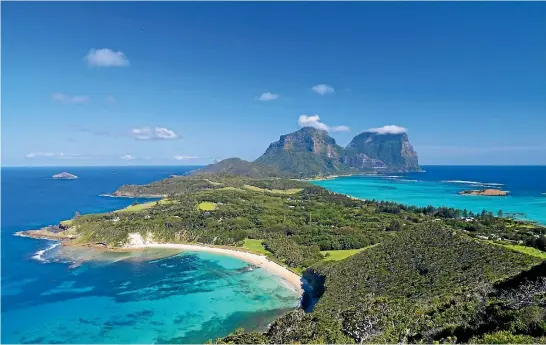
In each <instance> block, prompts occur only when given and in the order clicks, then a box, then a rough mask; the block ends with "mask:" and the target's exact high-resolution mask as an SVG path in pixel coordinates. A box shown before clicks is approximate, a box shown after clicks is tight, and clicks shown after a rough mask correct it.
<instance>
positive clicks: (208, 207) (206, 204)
mask: <svg viewBox="0 0 546 345" xmlns="http://www.w3.org/2000/svg"><path fill="white" fill-rule="evenodd" d="M197 207H198V208H199V209H200V210H201V211H214V210H216V204H215V203H213V202H210V201H202V202H200V203H199V205H198V206H197Z"/></svg>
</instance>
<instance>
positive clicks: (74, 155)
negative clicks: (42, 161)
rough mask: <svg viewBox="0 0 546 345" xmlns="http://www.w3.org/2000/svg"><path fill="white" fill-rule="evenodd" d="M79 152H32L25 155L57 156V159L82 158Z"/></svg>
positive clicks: (32, 156)
mask: <svg viewBox="0 0 546 345" xmlns="http://www.w3.org/2000/svg"><path fill="white" fill-rule="evenodd" d="M80 157H81V154H79V153H64V152H31V153H27V154H26V155H25V158H55V159H74V158H80Z"/></svg>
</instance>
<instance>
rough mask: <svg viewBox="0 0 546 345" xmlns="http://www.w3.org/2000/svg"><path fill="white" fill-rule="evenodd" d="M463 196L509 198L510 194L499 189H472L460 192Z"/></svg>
mask: <svg viewBox="0 0 546 345" xmlns="http://www.w3.org/2000/svg"><path fill="white" fill-rule="evenodd" d="M459 194H461V195H483V196H507V195H508V192H506V191H503V190H499V189H472V190H463V191H460V192H459Z"/></svg>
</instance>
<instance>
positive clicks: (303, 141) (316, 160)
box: [254, 127, 351, 177]
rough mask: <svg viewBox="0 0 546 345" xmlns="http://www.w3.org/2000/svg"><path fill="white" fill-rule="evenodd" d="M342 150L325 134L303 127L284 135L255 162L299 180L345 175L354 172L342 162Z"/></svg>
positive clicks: (324, 132)
mask: <svg viewBox="0 0 546 345" xmlns="http://www.w3.org/2000/svg"><path fill="white" fill-rule="evenodd" d="M343 151H344V149H343V148H342V147H341V146H339V145H337V144H336V141H335V139H334V138H332V137H330V136H329V135H328V133H327V132H326V131H322V130H319V129H316V128H312V127H304V128H302V129H300V130H298V131H296V132H293V133H290V134H286V135H281V137H280V138H279V140H278V141H275V142H273V143H271V145H269V147H268V148H267V150H266V151H265V153H264V154H263V155H262V156H260V157H259V158H258V159H257V160H255V161H254V162H255V163H258V164H263V165H270V166H276V167H278V168H279V169H280V170H281V171H283V172H286V173H288V174H291V175H292V176H297V177H311V176H317V175H328V174H336V173H346V172H349V171H350V170H351V169H350V167H348V166H346V165H344V164H343V163H342V162H341V157H342V155H343Z"/></svg>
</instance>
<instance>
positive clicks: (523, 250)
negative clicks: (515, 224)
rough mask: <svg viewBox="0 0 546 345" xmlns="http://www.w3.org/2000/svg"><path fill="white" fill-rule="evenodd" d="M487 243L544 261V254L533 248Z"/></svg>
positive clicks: (545, 254) (545, 257) (545, 255)
mask: <svg viewBox="0 0 546 345" xmlns="http://www.w3.org/2000/svg"><path fill="white" fill-rule="evenodd" d="M488 242H489V243H492V244H495V245H498V246H502V247H505V248H509V249H512V250H515V251H517V252H520V253H524V254H527V255H531V256H534V257H537V258H540V259H544V260H546V252H543V251H542V250H538V249H536V248H533V247H527V246H520V245H517V244H502V243H496V242H493V241H488Z"/></svg>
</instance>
